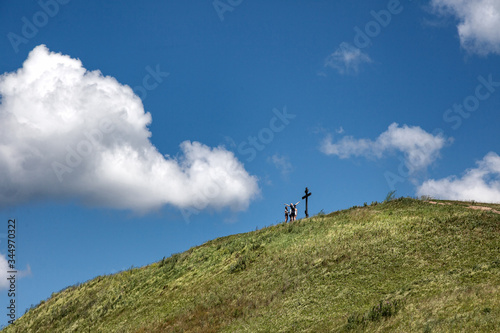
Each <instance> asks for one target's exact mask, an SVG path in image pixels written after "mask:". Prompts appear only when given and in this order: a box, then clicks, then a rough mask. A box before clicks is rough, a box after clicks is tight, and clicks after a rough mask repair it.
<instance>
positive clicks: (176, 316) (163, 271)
mask: <svg viewBox="0 0 500 333" xmlns="http://www.w3.org/2000/svg"><path fill="white" fill-rule="evenodd" d="M442 203H449V204H446V205H437V204H430V203H427V202H424V201H420V200H414V199H406V198H403V199H395V200H391V201H388V202H385V203H382V204H376V203H372V204H371V205H366V206H365V207H359V208H358V207H355V208H351V209H348V210H344V211H339V212H334V213H331V214H328V215H323V214H322V215H318V216H315V217H312V218H309V219H302V220H299V221H296V222H293V223H291V224H278V225H275V226H271V227H268V228H264V229H261V230H258V231H254V232H249V233H245V234H239V235H232V236H228V237H224V238H219V239H215V240H212V241H210V242H208V243H206V244H203V245H201V246H198V247H195V248H192V249H190V250H188V251H186V252H184V253H181V254H176V255H173V256H171V257H170V258H164V259H162V260H160V261H158V262H156V263H153V264H151V265H149V266H146V267H141V268H133V269H131V270H129V271H124V272H121V273H118V274H114V275H109V276H100V277H98V278H95V279H93V280H90V281H88V282H86V283H83V284H80V285H77V286H73V287H69V288H67V289H65V290H63V291H61V292H59V293H55V294H53V295H52V297H51V298H50V299H48V300H46V301H44V302H41V303H40V304H39V305H38V306H36V307H34V308H33V309H31V310H30V311H28V312H27V313H26V314H25V315H24V316H22V317H21V318H19V319H18V320H17V321H16V323H15V324H14V325H11V326H9V327H7V328H6V329H4V330H3V332H359V331H367V332H373V331H382V332H384V331H395V332H494V331H495V330H496V329H498V327H500V293H499V291H500V290H499V289H500V215H499V214H496V213H494V212H488V211H479V210H472V209H469V208H467V206H469V205H471V204H472V203H467V202H452V201H449V202H444V201H442ZM474 205H478V204H477V203H474ZM480 205H485V204H480ZM485 206H488V207H492V208H493V209H496V210H500V205H491V204H490V205H485ZM259 223H265V221H259Z"/></svg>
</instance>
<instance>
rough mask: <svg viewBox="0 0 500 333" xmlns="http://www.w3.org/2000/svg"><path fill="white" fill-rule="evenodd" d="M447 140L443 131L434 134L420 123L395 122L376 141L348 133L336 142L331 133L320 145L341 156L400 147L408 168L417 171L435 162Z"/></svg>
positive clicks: (370, 154) (368, 154) (372, 154)
mask: <svg viewBox="0 0 500 333" xmlns="http://www.w3.org/2000/svg"><path fill="white" fill-rule="evenodd" d="M445 144H446V139H445V138H444V137H443V136H441V135H432V134H430V133H428V132H426V131H424V130H423V129H421V128H420V127H418V126H414V127H408V126H407V125H403V126H402V127H399V125H398V124H396V123H393V124H391V125H390V126H389V128H388V129H387V131H385V132H383V133H382V134H380V136H379V137H378V138H377V139H376V140H375V141H372V140H369V139H355V138H353V137H352V136H345V137H343V138H342V139H341V140H340V141H338V142H336V143H333V142H332V137H331V136H328V137H327V138H326V139H325V140H324V141H323V144H322V145H321V147H320V148H321V151H322V152H323V153H325V154H327V155H336V156H338V157H340V158H348V157H351V156H365V157H375V158H382V157H383V156H384V154H385V153H387V152H391V151H400V152H402V153H404V156H405V164H406V166H407V167H408V169H409V172H410V173H414V172H416V171H419V170H423V169H425V168H426V167H427V166H429V165H430V164H431V163H433V162H434V161H435V160H436V159H437V158H438V157H439V152H440V150H441V148H443V147H444V145H445Z"/></svg>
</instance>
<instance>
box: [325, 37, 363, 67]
mask: <svg viewBox="0 0 500 333" xmlns="http://www.w3.org/2000/svg"><path fill="white" fill-rule="evenodd" d="M371 62H372V60H371V59H370V57H369V56H368V55H367V54H366V53H363V52H361V50H360V49H358V48H357V47H355V46H353V45H351V44H349V43H346V42H343V43H341V44H340V46H339V48H338V49H337V50H335V52H333V53H332V54H330V55H329V56H328V57H327V58H326V59H325V64H324V66H325V67H331V68H333V69H336V70H337V71H338V72H339V73H340V74H355V73H357V72H358V71H359V66H360V65H361V64H363V63H371Z"/></svg>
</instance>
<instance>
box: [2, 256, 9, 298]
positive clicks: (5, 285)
mask: <svg viewBox="0 0 500 333" xmlns="http://www.w3.org/2000/svg"><path fill="white" fill-rule="evenodd" d="M7 271H9V264H8V262H7V259H6V257H5V256H4V255H3V254H0V289H5V288H8V287H9V284H10V282H9V280H7V278H8V277H9V274H7Z"/></svg>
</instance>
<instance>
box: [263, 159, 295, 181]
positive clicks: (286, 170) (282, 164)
mask: <svg viewBox="0 0 500 333" xmlns="http://www.w3.org/2000/svg"><path fill="white" fill-rule="evenodd" d="M267 161H268V162H269V163H272V164H273V165H274V166H275V167H276V169H278V170H279V172H281V175H282V176H283V177H287V176H288V175H289V174H290V173H291V172H292V170H293V166H292V163H290V159H289V158H288V156H284V155H279V154H274V155H273V156H270V157H268V159H267Z"/></svg>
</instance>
